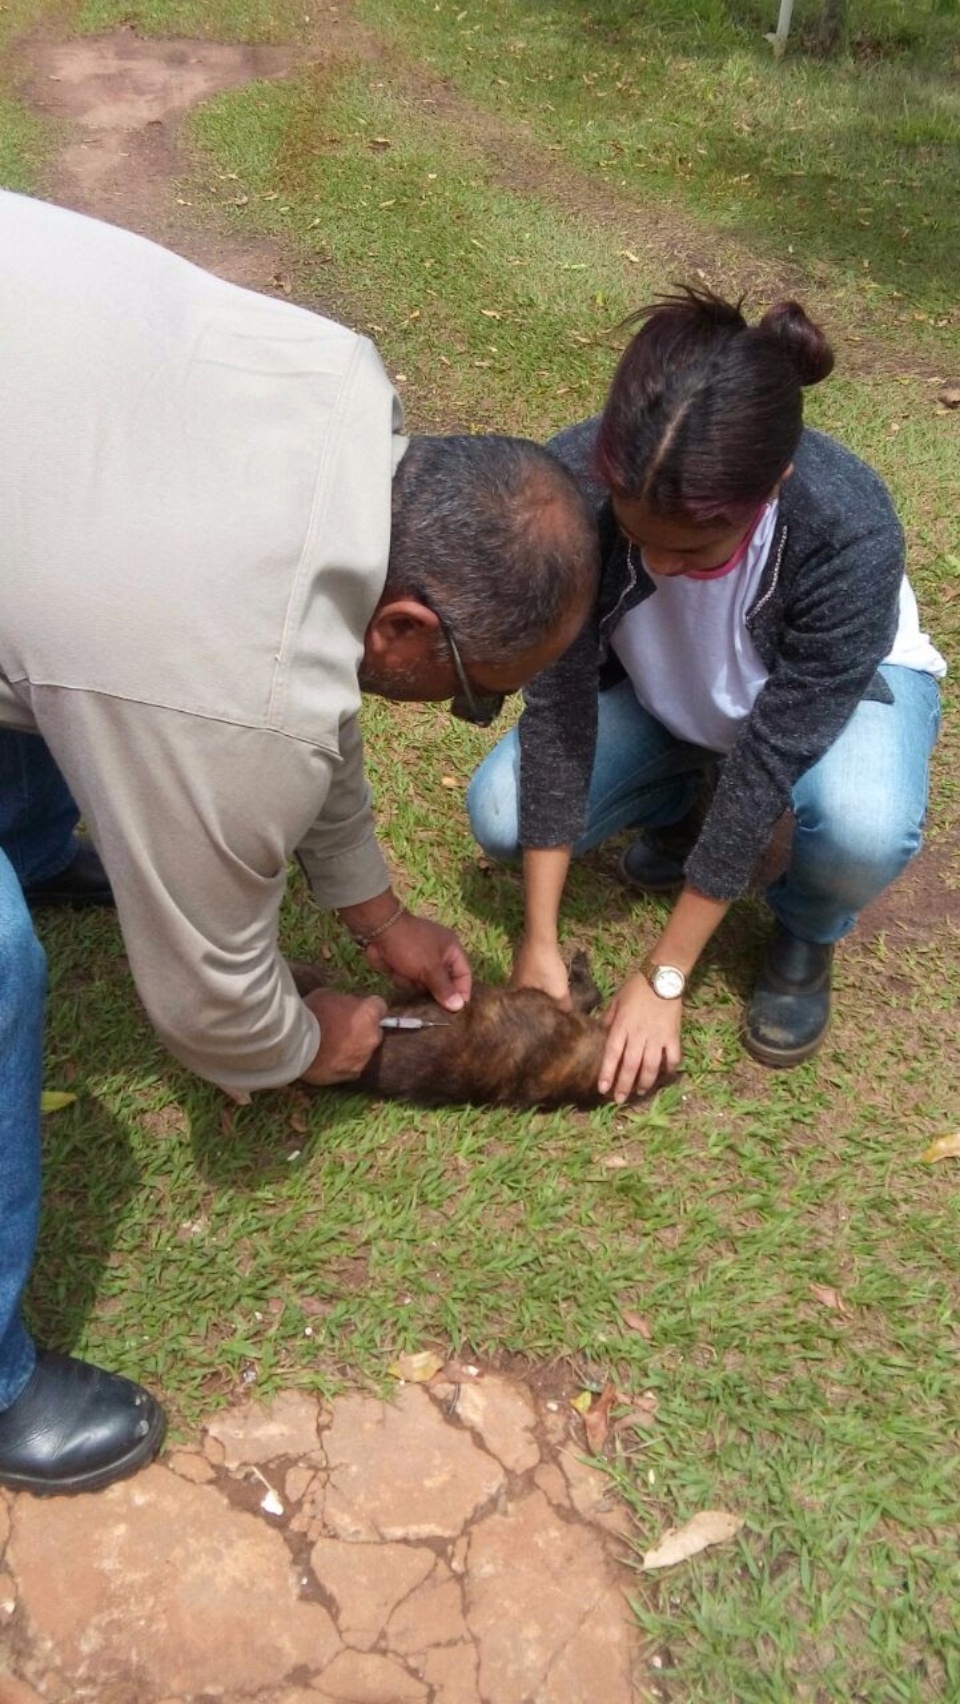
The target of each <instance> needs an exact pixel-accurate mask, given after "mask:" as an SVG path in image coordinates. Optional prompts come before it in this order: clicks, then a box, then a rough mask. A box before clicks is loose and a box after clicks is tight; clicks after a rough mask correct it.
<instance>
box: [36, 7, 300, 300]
mask: <svg viewBox="0 0 960 1704" xmlns="http://www.w3.org/2000/svg"><path fill="white" fill-rule="evenodd" d="M294 63H295V55H294V53H293V51H292V50H288V49H286V48H277V47H250V46H245V45H235V44H230V43H223V42H211V41H144V40H140V39H139V38H138V37H137V36H136V35H135V34H134V32H133V31H132V30H130V29H123V30H119V31H117V32H116V33H115V34H113V35H109V36H95V37H84V38H81V39H80V40H77V41H56V40H50V39H46V38H44V37H42V36H40V37H34V38H32V39H31V40H30V41H29V42H27V43H26V44H25V45H24V47H23V49H22V51H21V55H20V59H19V70H20V74H21V78H22V84H23V92H24V94H25V95H26V98H27V99H28V101H29V103H30V105H31V106H32V107H33V108H34V110H35V111H37V112H39V113H41V114H42V115H44V116H45V117H48V118H53V119H56V120H60V121H66V124H67V125H69V127H70V128H69V131H68V134H67V140H66V141H65V143H64V146H63V148H62V150H61V152H60V153H59V154H58V155H57V156H56V158H55V159H54V160H53V162H52V165H51V167H50V169H49V172H48V174H47V181H46V183H45V185H44V188H45V190H46V192H47V193H48V194H49V195H50V197H51V199H53V200H55V201H58V202H60V203H62V204H63V205H64V206H66V207H73V208H75V209H76V210H77V211H78V212H80V213H91V214H94V215H95V216H96V217H98V218H101V219H109V220H110V221H111V222H112V223H113V224H116V225H123V226H125V227H126V228H127V229H129V230H132V231H139V232H140V233H141V234H142V235H143V236H147V237H152V238H153V239H154V240H155V241H157V242H161V243H165V244H167V245H168V246H169V247H171V248H175V249H176V250H177V251H178V252H179V253H181V254H184V255H186V256H187V257H188V259H190V260H193V261H195V262H196V263H197V264H198V265H199V266H204V267H207V268H208V269H209V270H210V271H211V272H217V273H219V274H220V275H221V276H222V277H224V278H229V279H231V280H232V281H233V282H235V283H237V284H244V285H247V286H249V287H251V288H253V289H258V290H270V289H271V287H273V288H278V287H280V286H279V280H280V279H281V277H283V278H285V277H286V274H285V272H284V255H283V251H282V249H281V248H280V247H279V246H278V245H276V244H271V243H267V242H263V241H260V240H258V239H255V238H245V237H241V236H238V235H236V234H233V233H230V232H228V231H226V230H223V229H220V230H218V229H215V228H214V227H213V226H212V225H211V223H210V221H209V219H208V218H207V217H206V216H205V217H204V218H203V219H201V218H200V217H199V216H198V215H196V214H195V213H194V210H193V208H192V206H191V204H190V201H189V199H188V197H187V196H185V195H184V194H183V193H182V191H181V189H180V186H179V175H180V173H181V172H182V171H183V169H184V165H183V160H182V156H181V153H180V147H179V141H178V131H179V127H180V123H181V121H182V119H183V117H184V115H185V114H186V113H187V112H188V111H189V110H190V108H191V107H193V106H197V105H198V104H199V103H200V102H201V101H205V100H209V99H210V97H211V96H212V95H215V94H218V93H220V91H221V90H224V89H233V88H237V87H239V86H240V85H241V84H244V83H249V82H252V81H254V80H255V79H257V78H264V77H282V76H284V75H285V74H286V73H287V72H288V71H289V70H290V69H291V68H292V67H293V65H294ZM70 132H72V134H71V133H70Z"/></svg>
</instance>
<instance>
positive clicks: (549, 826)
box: [518, 418, 606, 847]
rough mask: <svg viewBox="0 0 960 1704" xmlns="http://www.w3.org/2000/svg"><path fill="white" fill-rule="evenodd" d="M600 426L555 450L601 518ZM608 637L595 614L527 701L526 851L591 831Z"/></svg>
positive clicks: (580, 429) (562, 435) (564, 436)
mask: <svg viewBox="0 0 960 1704" xmlns="http://www.w3.org/2000/svg"><path fill="white" fill-rule="evenodd" d="M596 432H597V420H596V418H594V419H592V420H582V421H580V422H578V424H577V425H575V426H567V427H565V428H564V430H563V431H562V432H558V433H556V435H555V436H554V437H552V438H551V439H550V441H549V443H548V444H547V449H548V450H549V451H550V453H551V455H554V456H556V457H557V459H558V461H562V462H563V464H564V466H565V467H566V468H568V469H569V470H570V472H571V473H572V474H573V475H574V476H575V478H576V479H577V481H578V483H579V485H580V487H581V490H582V491H583V493H584V496H585V497H586V498H587V501H588V502H589V503H590V504H591V506H592V507H593V509H594V511H595V512H596V514H597V515H598V517H599V514H600V511H601V509H602V507H603V504H604V501H605V499H606V492H605V491H604V490H603V488H602V487H601V486H600V485H599V484H598V483H597V481H596V480H595V479H594V477H593V475H592V455H593V445H594V440H595V438H596ZM599 656H600V634H599V626H598V620H597V612H596V611H594V612H593V614H592V615H591V617H590V619H589V621H588V622H587V624H586V626H585V627H583V628H582V629H581V631H580V633H579V635H578V636H577V638H576V639H575V640H574V642H573V644H572V645H571V646H570V648H569V650H567V651H565V652H564V654H563V656H562V657H560V658H559V659H558V660H557V662H555V663H554V664H553V665H552V666H551V667H550V668H549V669H546V670H544V672H543V674H541V675H538V676H537V678H536V679H535V680H533V681H531V682H530V683H529V685H528V686H527V687H526V688H525V690H524V694H523V703H524V708H523V714H522V715H521V717H520V722H519V725H518V733H519V738H520V844H521V846H529V847H537V846H541V847H542V846H564V845H567V844H569V843H571V842H573V841H575V840H577V839H578V838H579V836H580V835H581V834H582V832H583V829H584V827H585V824H586V814H587V793H588V791H589V787H590V776H591V774H592V772H593V760H594V756H595V753H596V745H597V688H598V684H599Z"/></svg>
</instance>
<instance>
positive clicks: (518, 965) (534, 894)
mask: <svg viewBox="0 0 960 1704" xmlns="http://www.w3.org/2000/svg"><path fill="white" fill-rule="evenodd" d="M569 868H570V847H569V846H538V847H527V848H526V849H525V851H524V854H523V893H524V931H523V938H522V940H521V941H520V944H519V946H518V947H517V951H516V954H515V956H514V961H513V975H512V976H511V978H510V981H511V984H512V986H513V987H514V988H542V989H543V990H544V993H546V994H551V995H552V996H553V998H554V999H555V1000H559V1002H560V1004H561V1005H563V1006H568V1005H569V1004H570V984H569V979H568V977H567V968H566V965H565V964H564V962H563V959H562V958H561V956H560V945H559V941H558V923H559V917H560V900H561V898H562V896H563V888H564V883H565V882H566V879H567V871H568V869H569Z"/></svg>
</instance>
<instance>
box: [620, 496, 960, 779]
mask: <svg viewBox="0 0 960 1704" xmlns="http://www.w3.org/2000/svg"><path fill="white" fill-rule="evenodd" d="M778 509H779V503H778V502H777V501H774V502H772V503H768V504H767V505H766V506H765V508H764V509H763V512H762V514H761V515H760V518H759V520H758V521H757V524H756V526H755V527H754V530H753V532H752V533H751V535H750V537H749V539H748V540H747V542H746V545H745V546H743V547H741V550H740V551H738V552H737V555H736V556H735V557H734V558H733V560H732V562H731V564H730V566H729V568H728V569H727V570H726V572H725V573H723V574H720V575H718V576H717V578H716V579H711V578H709V577H706V578H701V577H696V576H694V575H688V574H676V575H662V576H655V578H656V587H657V589H656V591H655V592H654V594H653V595H652V596H651V597H648V598H646V599H645V600H644V602H643V603H641V604H638V605H637V607H636V608H635V609H632V610H630V611H629V613H628V614H627V615H626V616H625V617H624V619H623V620H622V621H621V622H620V623H619V625H618V626H617V628H616V629H615V630H614V633H613V637H612V640H611V644H612V647H613V649H614V651H615V652H616V654H617V656H618V657H619V659H620V661H621V663H622V664H623V667H624V669H625V670H626V672H627V675H628V676H629V678H630V680H631V681H632V683H633V689H634V691H635V693H636V695H637V698H638V699H639V701H640V703H641V704H642V705H643V707H644V709H645V710H649V712H650V714H651V715H652V716H655V717H656V718H657V721H658V722H662V723H663V725H664V727H666V728H668V729H669V730H670V732H671V733H672V734H674V735H675V736H676V738H677V739H678V740H685V741H689V742H690V743H691V744H693V745H698V746H705V747H706V748H707V750H709V751H722V752H728V751H730V749H731V748H732V746H733V744H734V742H735V740H736V738H737V735H738V733H739V731H740V728H741V726H742V724H743V722H744V721H745V720H746V718H747V717H748V716H749V714H750V711H751V710H752V708H753V705H754V701H755V700H756V698H757V696H758V694H759V692H760V689H761V687H762V686H763V684H764V682H765V680H766V679H767V674H768V670H767V668H766V666H765V664H764V663H763V660H762V658H761V657H760V655H759V653H758V651H757V649H756V646H755V645H754V643H753V640H752V638H751V636H750V633H749V630H748V628H747V622H746V617H747V613H748V612H749V610H751V609H752V608H753V605H754V604H755V602H756V600H757V594H758V591H759V586H760V580H761V577H762V575H763V570H764V568H765V566H766V562H767V557H768V556H769V554H770V547H771V545H772V543H773V535H774V531H775V528H776V523H777V511H778ZM644 566H646V564H644ZM884 660H885V661H886V662H888V663H898V664H900V665H901V666H902V667H904V668H910V669H918V670H920V671H922V672H924V673H926V674H932V675H938V676H939V675H943V674H945V673H946V664H945V662H944V660H943V658H942V657H941V656H940V653H939V652H938V651H937V650H935V649H934V647H933V645H932V644H931V643H930V640H929V639H928V638H927V635H926V634H925V633H923V632H921V630H920V621H919V615H918V611H917V600H916V598H915V597H914V594H913V591H912V589H911V587H910V583H909V581H908V580H907V579H906V578H904V581H903V584H902V586H901V588H900V623H899V627H898V629H897V636H896V639H895V640H894V644H893V647H892V649H891V651H890V653H889V655H888V656H887V657H886V658H885V659H884Z"/></svg>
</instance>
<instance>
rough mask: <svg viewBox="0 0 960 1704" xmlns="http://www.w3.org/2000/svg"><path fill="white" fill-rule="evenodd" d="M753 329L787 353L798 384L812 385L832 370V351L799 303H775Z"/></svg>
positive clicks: (822, 334)
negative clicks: (773, 341)
mask: <svg viewBox="0 0 960 1704" xmlns="http://www.w3.org/2000/svg"><path fill="white" fill-rule="evenodd" d="M757 330H758V331H760V332H762V333H763V335H764V336H765V337H770V338H773V339H775V341H776V342H777V343H779V344H780V347H781V348H782V349H783V351H784V353H785V354H786V355H788V356H789V358H790V360H791V361H792V362H793V365H794V366H795V368H796V370H797V376H798V378H799V380H800V383H801V384H802V385H816V384H819V383H820V380H821V379H825V378H826V377H827V375H828V373H832V372H833V350H832V349H831V347H830V345H829V343H828V342H827V339H826V337H825V336H824V333H823V332H822V331H821V330H820V327H819V326H818V325H814V323H813V320H812V319H808V317H807V315H806V313H805V311H804V309H803V308H802V307H801V306H800V303H799V302H775V303H774V305H773V307H772V308H769V309H768V311H767V312H766V313H765V314H764V316H763V318H762V320H761V321H760V324H759V326H758V327H757Z"/></svg>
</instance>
